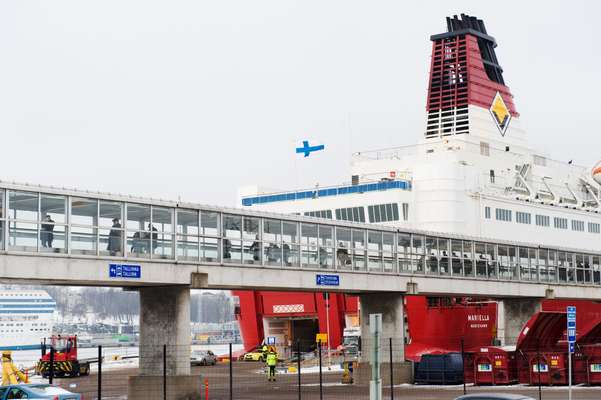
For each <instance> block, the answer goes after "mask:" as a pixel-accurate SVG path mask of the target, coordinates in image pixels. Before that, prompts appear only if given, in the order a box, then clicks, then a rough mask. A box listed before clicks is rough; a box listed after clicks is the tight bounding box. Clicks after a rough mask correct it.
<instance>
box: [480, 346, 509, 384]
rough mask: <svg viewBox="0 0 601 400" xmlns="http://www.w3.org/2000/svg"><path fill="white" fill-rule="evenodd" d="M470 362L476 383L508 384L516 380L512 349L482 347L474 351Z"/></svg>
mask: <svg viewBox="0 0 601 400" xmlns="http://www.w3.org/2000/svg"><path fill="white" fill-rule="evenodd" d="M472 364H473V372H472V374H473V376H474V384H476V385H510V384H513V383H515V382H517V380H518V379H517V364H516V356H515V351H514V350H507V349H503V348H500V347H492V346H490V347H482V348H480V349H479V351H477V352H475V353H474V357H473V363H472Z"/></svg>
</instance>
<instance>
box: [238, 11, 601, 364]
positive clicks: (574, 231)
mask: <svg viewBox="0 0 601 400" xmlns="http://www.w3.org/2000/svg"><path fill="white" fill-rule="evenodd" d="M446 25H447V30H446V32H443V33H440V34H436V35H433V36H431V41H432V56H431V62H430V74H429V81H428V92H427V98H426V110H425V115H424V126H425V127H424V130H423V132H421V134H420V136H421V137H420V138H419V140H418V142H417V144H415V145H410V146H403V147H396V148H387V149H379V150H370V151H361V152H357V153H354V154H352V160H351V172H350V174H349V175H350V176H349V178H350V181H349V182H348V183H345V184H342V185H338V186H332V187H320V188H316V189H309V190H292V191H282V192H277V193H273V192H266V191H263V190H261V189H260V187H258V186H255V187H254V188H252V189H251V190H249V189H248V188H247V189H242V190H245V191H242V190H241V193H240V195H241V198H240V202H241V203H240V204H241V206H242V207H244V208H252V209H257V210H266V211H275V212H280V213H297V214H303V215H306V216H313V217H318V218H326V219H336V220H348V221H358V222H363V223H374V224H384V225H391V226H395V227H399V228H412V229H419V230H423V231H430V232H443V233H451V234H459V235H469V236H471V237H479V238H482V243H483V244H482V245H476V246H475V248H473V249H472V248H464V247H462V242H461V241H459V240H457V241H447V240H439V241H436V239H432V240H429V241H428V240H427V241H426V242H425V243H419V244H415V243H413V244H412V246H413V247H416V246H417V247H419V248H420V249H421V250H422V251H423V253H422V254H423V255H426V256H427V257H432V258H433V259H438V260H440V259H441V258H445V259H447V260H448V259H449V258H450V259H452V260H455V259H456V260H457V262H459V263H461V259H462V258H465V257H469V258H472V257H476V258H479V259H484V260H486V261H487V265H492V266H494V265H495V264H496V263H497V262H501V261H503V262H504V263H505V264H504V265H509V264H511V265H520V266H521V265H528V263H529V260H530V261H531V260H532V258H533V257H537V256H536V255H535V254H528V253H527V252H526V253H524V250H520V251H519V252H516V248H515V247H511V246H499V247H498V250H497V249H495V248H492V247H490V246H487V245H486V244H485V243H486V240H487V239H489V240H496V239H499V240H503V241H518V242H526V243H532V242H533V241H536V244H538V245H540V247H542V248H544V247H545V246H557V247H564V248H565V247H570V248H574V249H582V250H592V251H597V252H598V251H601V214H600V213H599V212H600V211H601V189H600V185H599V183H600V182H601V179H600V176H601V166H600V165H597V166H595V167H593V168H591V167H592V166H589V167H587V166H579V165H576V164H575V163H573V162H572V161H571V160H557V159H554V158H552V157H551V156H549V155H547V154H544V153H542V152H540V151H538V150H536V149H535V148H534V147H532V146H531V145H530V144H529V143H528V140H527V135H526V132H525V131H524V129H523V127H522V124H521V117H520V114H519V112H518V107H517V102H516V101H515V100H514V97H513V95H512V93H511V91H510V89H509V86H507V84H506V81H505V78H504V76H503V68H502V67H501V64H500V62H499V60H498V59H497V56H496V54H495V48H496V46H497V43H496V40H495V39H494V38H493V37H492V36H491V35H489V33H488V32H487V30H486V27H485V25H484V22H483V21H482V20H480V19H478V18H475V17H472V16H468V15H464V14H461V16H460V17H458V16H453V17H450V18H447V19H446ZM346 240H347V239H346V238H344V240H342V241H341V240H340V238H336V244H337V245H340V243H341V242H346ZM348 240H351V239H348ZM368 240H369V239H368ZM369 245H370V244H369V243H367V246H369ZM391 245H397V246H398V247H401V248H397V251H398V252H402V251H403V250H402V247H404V246H407V247H409V246H411V245H410V244H407V245H406V244H403V243H398V244H391ZM409 257H410V256H409ZM422 257H423V256H422ZM538 257H539V258H540V257H543V258H544V262H543V263H541V262H540V260H536V262H537V264H539V265H541V264H545V265H548V267H546V268H539V270H538V276H531V279H533V280H535V279H540V280H549V281H555V280H559V281H566V282H570V281H575V280H582V279H589V280H591V279H595V280H599V279H601V276H600V274H599V273H593V274H591V273H590V271H591V270H594V271H599V270H600V266H599V259H598V258H595V257H593V258H591V259H588V258H584V257H578V256H575V257H574V259H571V258H568V257H566V255H565V254H564V253H562V252H551V251H539V252H538ZM437 264H438V263H437ZM441 268H442V267H441ZM586 270H588V273H586ZM532 271H533V270H532V269H528V268H527V267H526V268H524V269H523V270H522V269H520V268H516V269H515V271H514V272H513V273H521V274H522V275H524V274H532V273H533V272H532ZM441 273H442V272H441ZM506 278H508V279H511V277H510V276H508V277H506ZM299 296H300V294H299ZM243 298H244V295H242V299H241V303H242V302H243V301H244V300H243ZM279 302H280V304H282V305H286V304H292V303H294V298H293V297H292V296H290V295H289V294H288V295H286V297H285V298H284V297H282V298H281V299H279ZM408 302H417V303H415V304H414V306H411V304H409V303H408ZM418 303H419V304H418ZM476 303H477V304H476ZM476 303H474V302H473V299H422V300H419V299H416V298H413V299H412V298H411V297H408V298H407V300H406V309H407V319H408V325H409V332H408V336H409V337H410V341H411V342H414V343H417V342H420V343H421V344H420V348H421V349H422V350H417V349H416V350H415V351H416V352H423V351H426V350H423V349H428V348H431V349H440V348H442V349H443V350H444V349H451V350H453V349H455V350H456V347H457V345H458V340H453V338H450V342H448V341H446V339H445V341H444V343H442V342H441V341H440V337H441V336H443V337H444V336H445V335H447V336H448V334H449V332H455V333H456V334H457V337H456V338H454V339H457V338H458V337H459V336H460V335H463V336H465V335H467V337H476V336H478V335H479V336H478V337H480V338H481V340H482V341H485V342H486V341H491V340H492V339H493V338H494V337H495V333H496V307H494V306H493V307H491V306H490V304H488V303H487V302H486V301H485V300H484V303H478V302H476ZM242 306H243V304H241V310H243V309H244V307H242ZM441 313H443V314H444V315H443V314H441ZM433 316H437V317H436V318H432V317H433ZM256 320H257V318H256V317H255V316H253V317H252V321H256ZM241 321H242V324H241V329H242V330H243V332H242V334H243V337H245V332H244V331H245V329H247V330H250V331H253V332H256V331H257V329H256V328H255V327H248V326H246V327H245V325H248V324H251V325H252V324H254V322H247V320H246V317H245V316H244V315H242V316H241ZM248 321H250V318H249V320H248ZM445 321H446V322H445ZM450 325H453V326H455V325H459V327H458V328H457V329H458V330H457V331H452V330H449V329H448V327H449V326H450ZM264 330H266V328H265V329H264ZM475 332H480V333H478V334H477V333H475ZM482 332H485V333H484V334H482ZM474 335H475V336H474ZM259 339H260V338H255V337H253V338H250V337H249V340H251V341H256V340H259ZM451 342H452V344H451ZM485 344H490V343H482V345H485ZM476 345H478V344H476ZM408 357H411V351H410V350H409V351H408Z"/></svg>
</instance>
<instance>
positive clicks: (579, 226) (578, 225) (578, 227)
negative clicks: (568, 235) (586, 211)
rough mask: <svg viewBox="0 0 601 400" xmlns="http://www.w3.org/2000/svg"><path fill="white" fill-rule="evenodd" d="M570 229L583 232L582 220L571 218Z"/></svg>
mask: <svg viewBox="0 0 601 400" xmlns="http://www.w3.org/2000/svg"><path fill="white" fill-rule="evenodd" d="M572 230H573V231H578V232H584V221H578V220H575V219H573V220H572Z"/></svg>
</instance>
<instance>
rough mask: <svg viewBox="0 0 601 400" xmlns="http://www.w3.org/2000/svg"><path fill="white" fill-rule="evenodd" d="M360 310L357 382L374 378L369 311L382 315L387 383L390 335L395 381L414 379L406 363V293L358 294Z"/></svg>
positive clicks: (385, 379) (383, 373) (386, 381)
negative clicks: (372, 374) (359, 349)
mask: <svg viewBox="0 0 601 400" xmlns="http://www.w3.org/2000/svg"><path fill="white" fill-rule="evenodd" d="M359 304H360V305H359V307H360V311H361V361H360V365H359V368H358V371H357V374H356V379H357V380H358V382H362V383H363V382H367V381H369V380H370V379H371V368H370V362H371V360H370V358H371V356H370V355H371V346H372V345H373V340H372V337H371V334H370V331H369V314H382V335H381V343H380V345H381V356H382V364H381V373H380V375H381V376H382V381H383V384H384V385H387V384H389V382H390V373H389V371H390V355H391V349H390V338H392V367H393V372H394V374H393V375H394V376H393V380H394V383H395V384H400V383H408V382H412V373H411V364H409V363H406V362H405V337H404V336H405V318H404V304H403V296H402V294H400V293H370V294H364V295H361V296H360V297H359Z"/></svg>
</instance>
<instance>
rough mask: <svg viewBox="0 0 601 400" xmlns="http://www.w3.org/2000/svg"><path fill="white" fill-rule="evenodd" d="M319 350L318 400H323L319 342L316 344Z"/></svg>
mask: <svg viewBox="0 0 601 400" xmlns="http://www.w3.org/2000/svg"><path fill="white" fill-rule="evenodd" d="M317 348H318V349H319V400H323V377H322V375H321V341H319V342H317Z"/></svg>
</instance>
